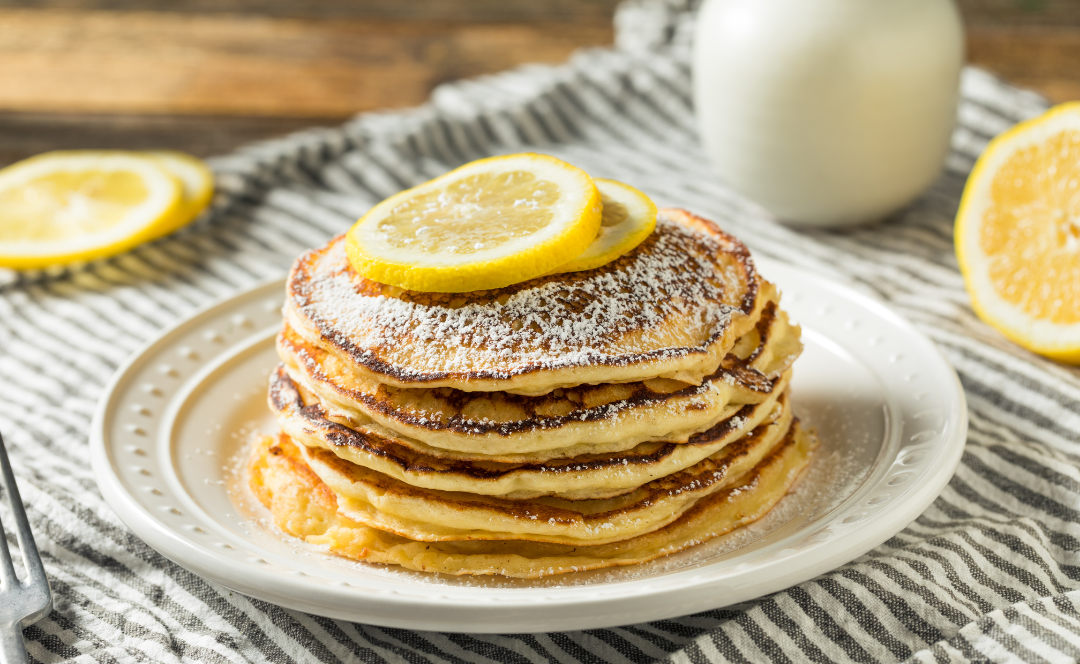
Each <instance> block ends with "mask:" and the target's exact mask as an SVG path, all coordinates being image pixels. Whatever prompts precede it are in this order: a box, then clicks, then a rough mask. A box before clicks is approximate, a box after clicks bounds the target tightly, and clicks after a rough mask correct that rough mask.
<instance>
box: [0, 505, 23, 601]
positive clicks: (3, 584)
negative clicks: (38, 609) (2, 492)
mask: <svg viewBox="0 0 1080 664" xmlns="http://www.w3.org/2000/svg"><path fill="white" fill-rule="evenodd" d="M4 486H7V485H6V484H5V485H4ZM18 582H19V579H18V578H17V577H16V576H15V567H14V565H12V563H11V552H10V551H8V543H7V533H5V532H4V522H3V521H0V588H7V587H9V586H10V585H11V584H13V583H18Z"/></svg>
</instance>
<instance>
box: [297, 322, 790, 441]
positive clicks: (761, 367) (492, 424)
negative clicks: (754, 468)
mask: <svg viewBox="0 0 1080 664" xmlns="http://www.w3.org/2000/svg"><path fill="white" fill-rule="evenodd" d="M799 334H800V330H799V328H798V326H795V325H791V324H790V322H789V321H788V318H787V315H786V314H785V313H784V312H782V311H779V310H778V309H777V308H776V306H775V305H774V304H773V303H771V302H770V303H769V304H768V305H767V306H766V307H765V308H764V311H763V312H762V315H761V317H760V318H759V319H758V321H757V323H756V325H755V327H754V329H753V330H751V331H750V332H749V333H747V334H746V335H744V337H743V338H742V339H740V340H739V342H738V343H737V344H736V345H735V352H733V353H731V354H729V355H728V356H727V357H725V358H724V360H723V362H722V364H721V366H720V367H719V368H718V369H717V371H716V372H714V373H713V374H712V375H710V376H707V377H705V379H704V380H703V381H702V383H701V384H700V385H691V386H687V385H686V384H685V383H681V382H677V381H672V380H669V379H658V380H657V379H654V380H645V381H638V382H633V383H618V384H614V385H611V384H606V385H580V386H576V387H567V388H559V389H557V390H555V391H553V392H549V393H547V394H544V395H539V396H524V395H517V394H508V393H505V392H464V391H461V390H454V389H451V388H447V387H443V388H438V389H423V388H398V387H393V386H388V385H384V384H381V383H377V382H375V381H372V380H370V379H366V378H364V377H362V376H360V375H358V374H356V373H355V372H353V371H352V370H351V369H350V367H349V366H347V365H345V364H344V363H343V362H342V361H341V360H340V358H339V357H338V356H336V355H334V354H332V353H329V352H327V351H325V350H323V349H322V348H319V347H318V346H315V345H314V344H311V343H309V342H307V341H306V340H305V339H303V338H301V337H300V336H299V335H298V334H296V333H295V332H294V331H293V330H292V328H290V327H289V326H285V328H284V329H283V330H282V332H281V334H280V335H279V336H278V355H279V356H280V357H281V359H282V361H283V363H284V365H285V368H286V370H287V371H288V373H289V376H290V377H291V378H292V379H293V380H294V381H295V382H296V383H297V384H299V385H300V386H301V387H302V388H303V389H304V390H305V391H306V392H307V393H310V394H312V395H313V396H314V397H315V398H316V399H318V401H319V402H320V403H321V404H322V406H323V408H324V409H325V411H326V413H327V414H328V415H330V417H331V419H334V420H335V421H339V422H341V423H342V424H346V425H347V426H349V427H350V428H353V429H356V430H359V431H368V432H372V433H375V434H376V435H384V436H393V437H401V438H407V439H410V440H415V441H419V442H421V443H423V444H425V445H426V446H428V447H430V448H437V449H439V450H444V451H445V452H451V453H458V454H461V455H472V456H473V457H474V458H483V457H489V458H490V457H500V458H506V457H507V456H508V455H518V456H520V455H523V454H530V453H537V454H536V455H535V458H542V459H552V458H565V457H572V456H576V455H578V454H582V453H606V452H613V451H623V450H629V449H632V448H633V447H635V446H636V445H638V444H639V443H642V442H646V441H655V440H664V441H685V440H687V439H688V438H689V437H690V436H691V435H693V434H694V433H696V432H699V431H703V430H705V429H708V428H710V427H713V426H715V425H716V424H717V423H718V422H720V421H721V420H723V419H725V418H727V417H730V416H731V414H732V413H733V412H735V411H738V409H739V407H741V405H742V404H752V403H761V402H762V401H765V400H766V399H768V398H769V397H770V395H772V394H773V389H774V383H775V380H776V378H778V377H779V376H780V375H782V374H783V373H784V372H785V371H787V369H788V368H789V367H790V365H791V363H792V362H793V361H794V359H795V357H797V356H798V354H799V353H800V352H801V351H802V345H801V343H800V342H799ZM740 352H741V353H742V354H743V358H740V357H739V354H738V353H740ZM744 358H745V359H744ZM732 406H735V408H734V409H733V408H732ZM436 455H438V453H436Z"/></svg>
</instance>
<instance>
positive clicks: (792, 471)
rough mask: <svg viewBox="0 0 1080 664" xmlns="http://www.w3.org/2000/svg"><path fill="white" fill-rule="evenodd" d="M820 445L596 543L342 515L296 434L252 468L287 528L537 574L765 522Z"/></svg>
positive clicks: (773, 458) (385, 560) (357, 548)
mask: <svg viewBox="0 0 1080 664" xmlns="http://www.w3.org/2000/svg"><path fill="white" fill-rule="evenodd" d="M816 447H817V440H816V439H815V438H814V437H813V436H812V435H811V434H809V433H807V432H806V431H804V430H799V433H798V435H796V436H793V437H791V438H789V439H788V440H787V441H786V442H785V444H783V445H779V446H777V447H775V448H774V449H773V450H772V451H771V452H770V453H769V454H768V455H767V456H766V457H765V458H764V459H762V460H761V462H760V463H758V465H757V466H756V467H755V468H754V469H753V470H751V471H750V472H748V473H746V474H745V475H744V476H743V477H742V478H740V479H739V481H738V483H736V484H733V485H731V486H730V487H729V488H727V489H725V490H723V491H719V492H716V493H714V494H712V495H711V496H709V497H707V498H705V499H704V500H700V501H698V503H697V504H696V505H694V506H693V507H692V508H691V509H690V510H688V511H687V512H686V513H684V514H683V515H682V516H681V517H680V518H679V519H677V520H676V521H674V522H672V523H670V524H668V525H667V526H665V527H663V528H661V529H659V530H655V531H653V532H651V533H647V534H644V535H639V536H637V537H632V538H630V539H626V540H622V541H619V542H615V543H612V544H603V545H596V546H576V545H565V544H549V543H543V542H528V541H521V540H511V541H489V540H479V541H450V542H419V541H414V540H410V539H408V538H405V537H401V536H399V535H394V534H393V533H389V532H386V531H382V530H379V529H376V528H371V527H369V526H366V525H364V524H362V523H360V522H357V521H353V520H352V519H349V518H348V517H346V516H344V515H342V514H341V512H340V511H339V510H338V502H337V497H336V495H335V494H334V492H333V491H332V490H331V489H330V488H329V487H328V486H327V485H326V484H324V483H323V482H322V480H320V479H319V477H318V476H317V475H316V474H315V473H314V472H312V471H311V469H310V468H309V467H308V465H307V464H306V463H305V461H304V459H303V457H302V456H301V454H300V450H299V449H298V448H297V446H295V445H293V444H292V443H291V442H290V441H289V439H288V438H287V437H281V438H278V439H275V438H266V439H265V440H264V441H263V442H262V443H260V444H259V445H257V446H256V447H255V448H254V449H253V450H252V455H251V460H250V463H249V477H250V484H251V488H252V489H253V490H254V492H255V494H256V495H257V496H258V498H259V500H260V501H261V502H262V503H263V504H264V505H265V506H267V507H268V508H269V509H270V511H271V513H272V514H273V518H274V521H275V523H276V524H277V526H278V527H279V528H281V530H283V531H285V532H286V533H288V534H290V535H293V536H296V537H299V538H302V539H304V540H307V541H308V542H311V543H313V544H318V545H323V546H326V547H327V548H328V549H329V550H330V551H331V552H333V553H336V554H338V555H341V556H345V557H347V558H352V559H354V560H363V561H366V562H371V563H382V564H394V565H400V566H401V567H404V568H407V569H411V570H416V571H422V572H439V573H445V574H459V575H462V574H468V575H490V574H497V575H502V576H508V577H518V578H537V577H543V576H548V575H554V574H564V573H567V572H576V571H585V570H590V569H600V568H605V567H613V566H621V565H633V564H637V563H642V562H646V561H649V560H653V559H655V558H659V557H660V556H665V555H669V554H672V553H675V552H677V551H681V550H683V549H686V548H688V547H691V546H693V545H695V544H699V543H701V542H705V541H707V540H709V539H712V538H714V537H717V536H719V535H723V534H726V533H728V532H731V531H732V530H734V529H735V528H738V527H740V526H744V525H746V524H748V523H751V522H753V521H756V520H757V519H759V518H761V517H762V516H764V515H765V514H767V513H768V512H769V510H770V509H772V508H773V506H774V505H776V503H777V502H778V501H779V500H780V499H781V498H782V497H783V496H784V494H785V493H787V492H788V490H790V489H791V487H792V486H793V485H794V483H795V482H796V481H797V479H798V477H799V475H800V474H801V473H802V470H803V469H804V468H805V467H806V465H807V463H808V462H809V459H810V455H811V453H812V452H813V450H814V449H815V448H816Z"/></svg>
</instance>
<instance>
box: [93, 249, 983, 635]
mask: <svg viewBox="0 0 1080 664" xmlns="http://www.w3.org/2000/svg"><path fill="white" fill-rule="evenodd" d="M758 264H759V268H760V271H761V273H762V274H763V275H765V276H766V277H767V278H769V279H771V280H773V281H775V282H776V283H777V284H779V286H780V287H781V289H782V290H783V293H784V298H783V304H784V307H785V309H787V310H788V311H789V312H790V313H791V315H792V318H793V319H794V320H796V321H797V322H799V323H801V324H802V326H803V339H804V341H805V344H806V351H805V353H804V354H803V356H802V357H801V358H799V360H798V362H797V364H796V365H795V378H794V383H793V387H792V390H793V398H794V405H795V410H796V413H797V414H798V415H799V416H800V417H802V418H803V419H804V420H805V421H808V422H809V423H810V424H812V425H813V426H815V427H816V428H817V430H818V432H819V434H820V437H821V440H822V448H821V450H820V451H819V453H818V456H817V457H816V459H815V461H814V464H813V465H812V466H811V469H810V470H809V471H808V472H807V474H806V476H804V477H803V478H802V480H801V481H800V483H799V485H798V486H797V488H796V491H795V492H794V493H793V494H791V495H789V496H788V497H786V498H785V499H784V500H783V501H782V502H781V503H780V505H779V506H778V507H777V508H776V509H775V510H774V511H773V512H772V513H770V514H769V515H768V516H767V517H766V518H765V519H763V520H762V521H760V522H758V523H756V524H753V525H751V526H749V527H747V528H745V529H742V530H741V531H736V533H734V534H732V535H729V536H727V537H721V538H717V539H716V540H713V541H711V542H708V543H706V544H704V545H701V546H698V547H695V548H693V549H691V550H689V551H686V552H683V553H680V554H676V555H673V556H668V557H667V558H663V559H661V560H658V561H654V562H652V563H648V564H645V565H639V566H632V567H623V568H617V569H615V570H600V571H596V572H588V573H580V574H571V575H562V576H555V577H549V578H546V579H541V580H539V581H517V580H503V579H486V578H459V577H447V576H438V575H427V574H422V573H415V572H409V571H406V570H400V569H392V568H386V567H379V566H374V565H365V564H362V563H357V562H353V561H349V560H345V559H343V558H338V557H336V556H332V555H329V554H325V553H323V552H321V551H319V550H318V549H316V548H314V547H311V546H309V545H307V544H305V543H302V542H300V541H298V540H295V539H291V538H286V537H284V536H283V535H282V534H281V533H279V532H278V531H277V530H276V529H275V528H274V527H273V526H272V525H271V524H270V521H269V519H268V516H269V515H268V512H267V511H266V510H265V509H264V508H263V507H262V506H261V505H259V504H258V502H257V501H255V499H254V497H253V496H252V495H251V494H250V492H249V491H248V490H247V488H246V485H245V484H244V481H243V478H242V473H241V472H239V469H240V468H241V467H242V464H243V459H242V456H243V455H242V451H243V447H244V445H245V444H246V443H247V442H249V441H250V440H251V438H252V435H253V433H252V432H254V431H263V432H267V433H270V432H273V431H274V428H275V427H274V423H273V420H272V418H271V417H270V414H269V411H268V409H267V407H266V405H265V392H266V381H267V376H268V375H269V372H270V370H271V369H272V368H273V367H274V366H275V365H276V362H277V360H276V356H275V354H274V345H273V336H274V334H275V333H276V331H277V330H278V327H279V326H280V322H281V316H280V311H279V310H280V306H281V303H282V298H283V294H284V286H283V282H281V281H276V282H274V283H268V284H265V285H263V286H260V287H257V288H254V289H252V290H250V291H247V292H245V293H242V294H240V295H237V296H236V297H233V298H231V299H228V300H226V301H224V302H221V303H220V304H217V305H215V306H212V307H210V308H208V309H206V310H204V311H202V312H201V313H198V314H196V315H195V316H193V317H191V318H190V319H188V320H186V321H184V322H183V323H181V324H180V325H178V326H176V327H175V328H173V329H172V330H169V331H168V332H166V333H165V334H163V335H162V336H161V337H160V338H159V339H158V340H156V341H154V342H153V343H151V344H149V345H148V346H147V347H146V348H144V349H143V351H142V352H140V353H138V354H137V355H136V357H135V358H134V359H133V360H132V361H131V362H129V363H128V364H127V365H126V366H125V367H123V368H122V369H121V370H120V371H118V372H117V375H116V376H115V377H114V378H113V380H112V382H111V384H110V385H109V387H108V389H107V391H106V395H105V397H104V398H103V399H102V402H101V404H100V406H99V409H98V412H97V415H96V417H95V421H94V424H93V430H92V438H91V449H92V459H93V464H94V471H95V474H96V476H97V481H98V485H99V486H100V487H101V491H102V493H103V494H104V495H105V498H106V499H107V500H108V502H109V504H110V505H111V506H112V507H113V509H114V510H116V513H117V514H118V515H119V516H120V518H121V519H123V521H124V522H125V523H126V524H127V525H128V526H129V527H130V528H131V529H132V530H133V531H134V532H135V533H136V534H137V535H138V536H139V537H141V538H143V539H144V540H145V541H146V542H147V543H148V544H149V545H150V546H152V547H154V548H155V549H157V550H158V551H160V552H161V553H162V554H164V555H165V556H167V557H168V558H170V559H171V560H174V561H175V562H177V563H179V564H180V565H183V566H184V567H186V568H188V569H190V570H192V571H194V572H195V573H197V574H200V575H202V576H204V577H206V578H209V579H212V580H213V581H216V582H217V583H220V584H222V585H224V586H226V587H228V588H231V589H233V590H236V591H238V592H241V593H244V594H246V595H251V596H253V597H258V598H260V599H264V600H267V601H270V602H274V603H277V604H281V605H283V606H286V607H289V608H292V609H298V610H302V611H307V612H310V613H316V614H320V615H324V616H330V617H334V618H341V619H346V620H353V621H357V622H364V623H371V624H376V625H384V626H391V627H404V628H412V629H422V630H437V631H457V632H539V631H553V630H573V629H588V628H599V627H608V626H612V625H621V624H629V623H635V622H642V621H646V620H657V619H661V618H669V617H673V616H678V615H685V614H689V613H694V612H698V611H704V610H707V609H713V608H718V607H721V606H725V605H728V604H733V603H735V602H741V601H745V600H748V599H752V598H754V597H758V596H761V595H764V594H767V593H771V592H774V591H777V590H781V589H783V588H786V587H788V586H791V585H793V584H796V583H799V582H801V581H805V580H807V579H810V578H813V577H814V576H817V575H818V574H821V573H823V572H826V571H828V570H831V569H833V568H835V567H837V566H839V565H842V564H844V563H846V562H848V561H850V560H852V559H853V558H855V557H857V556H859V555H861V554H863V553H865V552H866V551H868V550H870V549H871V548H873V547H875V546H877V545H878V544H880V543H881V542H883V541H885V540H886V539H887V538H889V537H891V536H892V535H894V534H895V533H897V532H898V531H900V530H901V529H902V528H903V527H904V526H906V525H907V524H908V523H910V522H911V521H912V520H913V519H914V518H915V517H917V516H918V515H919V514H920V513H921V512H922V511H923V510H924V509H925V508H926V507H927V506H928V505H929V504H930V502H931V501H933V500H934V498H935V497H937V495H938V494H939V493H940V492H941V490H942V489H943V488H944V486H945V484H946V483H947V482H948V480H949V478H950V477H951V476H952V474H953V471H954V469H955V468H956V464H957V463H958V462H959V460H960V454H961V452H962V451H963V446H964V440H965V436H966V431H967V406H966V404H965V401H964V393H963V390H962V389H961V387H960V383H959V381H958V380H957V378H956V374H955V373H954V372H953V370H952V368H951V367H950V366H949V365H948V363H947V362H946V361H945V359H944V358H943V357H942V356H941V354H940V353H939V352H938V351H937V349H936V348H935V347H934V346H933V344H932V343H931V342H930V341H929V340H927V339H926V338H925V337H924V336H923V335H922V334H921V333H919V332H918V331H916V330H915V329H914V328H913V327H912V326H911V325H910V324H909V323H907V322H906V321H904V320H903V319H901V318H899V317H898V316H896V315H895V314H893V313H892V312H891V311H889V310H888V309H887V308H886V307H885V306H883V305H882V304H880V303H878V302H876V301H874V300H872V299H870V298H867V297H864V296H862V295H860V294H858V293H856V292H854V291H852V290H850V289H848V288H846V287H844V286H840V285H838V284H836V283H833V282H831V281H828V280H826V279H823V278H820V277H817V276H814V275H811V274H807V273H805V272H801V271H799V270H796V269H794V268H791V267H788V266H785V265H780V264H775V263H772V262H767V261H758Z"/></svg>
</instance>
